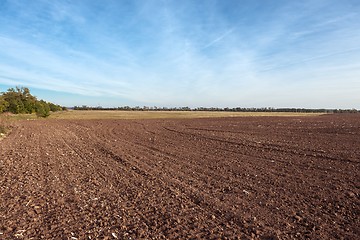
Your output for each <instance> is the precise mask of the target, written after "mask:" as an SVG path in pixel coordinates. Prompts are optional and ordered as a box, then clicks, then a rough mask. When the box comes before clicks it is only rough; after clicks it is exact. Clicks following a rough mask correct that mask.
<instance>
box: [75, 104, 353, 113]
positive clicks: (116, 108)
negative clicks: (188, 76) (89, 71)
mask: <svg viewBox="0 0 360 240" xmlns="http://www.w3.org/2000/svg"><path fill="white" fill-rule="evenodd" d="M73 109H74V110H107V111H109V110H122V111H210V112H299V113H357V112H359V111H358V110H356V109H309V108H271V107H265V108H242V107H236V108H227V107H226V108H217V107H210V108H207V107H198V108H190V107H172V108H169V107H147V106H144V107H140V106H136V107H129V106H124V107H115V108H106V107H101V106H98V107H89V106H86V105H83V106H75V107H73Z"/></svg>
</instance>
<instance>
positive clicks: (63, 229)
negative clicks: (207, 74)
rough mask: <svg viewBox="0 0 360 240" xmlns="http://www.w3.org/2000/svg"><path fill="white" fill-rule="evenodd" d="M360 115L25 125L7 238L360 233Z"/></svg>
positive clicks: (11, 172)
mask: <svg viewBox="0 0 360 240" xmlns="http://www.w3.org/2000/svg"><path fill="white" fill-rule="evenodd" d="M359 136H360V117H359V115H358V114H353V115H326V116H318V117H306V118H305V117H301V118H300V117H287V118H284V117H249V118H221V119H220V118H213V119H192V120H191V119H188V120H179V119H177V120H47V121H41V120H39V121H22V122H18V124H17V126H15V127H14V128H13V130H12V132H11V134H10V135H9V136H8V137H6V138H5V139H3V140H1V142H0V239H31V238H33V239H357V237H358V236H360V230H359V226H360V221H359V215H360V176H359V175H360V171H359V170H360V165H359V164H360V147H359V146H360V137H359Z"/></svg>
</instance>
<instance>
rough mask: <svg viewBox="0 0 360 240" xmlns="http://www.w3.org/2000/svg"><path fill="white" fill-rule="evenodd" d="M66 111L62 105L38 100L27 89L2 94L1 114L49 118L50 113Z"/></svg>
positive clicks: (0, 101) (19, 88) (16, 89)
mask: <svg viewBox="0 0 360 240" xmlns="http://www.w3.org/2000/svg"><path fill="white" fill-rule="evenodd" d="M64 109H66V108H64V107H61V106H60V105H56V104H54V103H50V102H46V101H44V100H38V99H37V98H36V97H35V96H33V95H31V94H30V90H29V88H26V87H16V88H15V89H14V88H9V89H8V90H7V92H2V93H0V113H2V112H11V113H14V114H19V113H28V114H31V113H36V114H37V115H38V116H39V117H47V116H49V115H50V111H52V112H57V111H62V110H64Z"/></svg>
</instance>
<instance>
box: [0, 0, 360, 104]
mask: <svg viewBox="0 0 360 240" xmlns="http://www.w3.org/2000/svg"><path fill="white" fill-rule="evenodd" d="M16 85H19V86H26V87H29V88H30V89H31V90H32V93H33V94H34V95H36V96H38V98H42V99H45V100H47V101H52V102H55V103H58V104H61V105H65V106H74V105H90V106H95V105H102V106H107V107H113V106H124V105H130V106H135V105H140V106H143V105H147V106H155V105H156V106H169V107H172V106H190V107H197V106H205V107H210V106H216V107H237V106H239V107H306V108H357V109H360V1H359V0H309V1H307V0H304V1H293V0H258V1H256V0H250V1H247V0H218V1H215V0H182V1H178V0H174V1H171V0H128V1H122V0H114V1H111V0H106V1H103V0H101V1H100V0H71V1H70V0H69V1H66V0H63V1H56V0H53V1H47V0H32V1H31V4H30V2H29V1H25V0H0V91H5V90H6V89H7V88H8V87H13V86H16Z"/></svg>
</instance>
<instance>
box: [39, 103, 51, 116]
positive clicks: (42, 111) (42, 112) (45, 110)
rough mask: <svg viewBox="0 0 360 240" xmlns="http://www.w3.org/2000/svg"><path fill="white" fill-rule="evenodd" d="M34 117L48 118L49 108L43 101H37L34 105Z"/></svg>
mask: <svg viewBox="0 0 360 240" xmlns="http://www.w3.org/2000/svg"><path fill="white" fill-rule="evenodd" d="M35 106H36V115H37V116H38V117H44V118H46V117H48V116H49V115H50V107H49V104H48V103H47V102H45V101H43V100H41V101H38V102H37V103H36V105H35Z"/></svg>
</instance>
